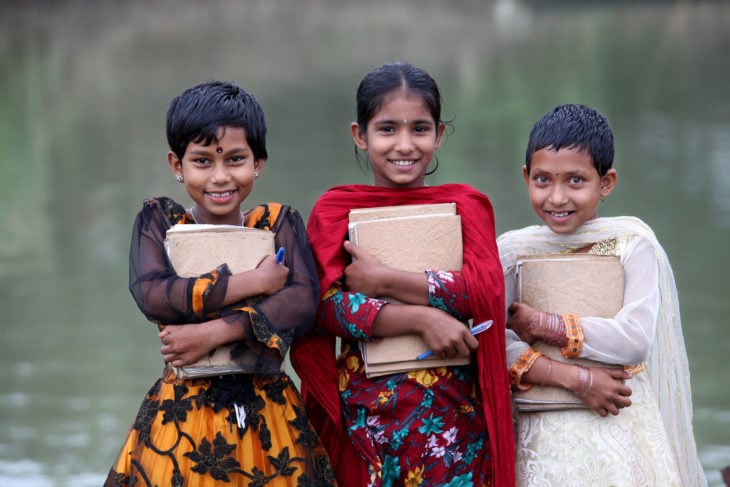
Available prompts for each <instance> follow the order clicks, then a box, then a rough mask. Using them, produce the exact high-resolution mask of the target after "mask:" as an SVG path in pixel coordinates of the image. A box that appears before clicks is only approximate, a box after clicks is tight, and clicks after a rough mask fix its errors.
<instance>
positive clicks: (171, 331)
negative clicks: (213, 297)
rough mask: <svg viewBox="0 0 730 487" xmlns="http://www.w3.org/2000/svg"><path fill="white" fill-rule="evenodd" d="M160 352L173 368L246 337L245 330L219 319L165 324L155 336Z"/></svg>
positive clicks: (190, 362) (235, 324)
mask: <svg viewBox="0 0 730 487" xmlns="http://www.w3.org/2000/svg"><path fill="white" fill-rule="evenodd" d="M158 337H159V338H160V341H161V342H162V347H161V348H160V353H162V356H163V357H164V359H165V363H169V364H171V365H173V366H174V367H182V366H185V365H190V364H193V363H195V362H197V361H198V360H200V359H201V358H203V357H204V356H205V355H206V354H208V352H210V351H211V350H213V349H214V348H216V347H219V346H221V345H223V344H226V343H230V342H233V341H237V340H243V339H245V338H246V332H245V329H244V327H242V326H239V324H238V323H235V322H227V321H226V319H225V318H218V319H215V320H211V321H206V322H203V323H191V324H187V325H168V326H166V327H165V328H164V329H163V330H162V331H160V333H159V334H158Z"/></svg>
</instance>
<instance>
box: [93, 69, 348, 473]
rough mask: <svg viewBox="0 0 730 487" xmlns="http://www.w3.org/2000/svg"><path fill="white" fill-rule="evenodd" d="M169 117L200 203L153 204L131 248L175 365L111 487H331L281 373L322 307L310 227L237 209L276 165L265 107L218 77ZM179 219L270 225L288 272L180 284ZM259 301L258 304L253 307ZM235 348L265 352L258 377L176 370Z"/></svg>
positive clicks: (143, 305)
mask: <svg viewBox="0 0 730 487" xmlns="http://www.w3.org/2000/svg"><path fill="white" fill-rule="evenodd" d="M167 118H168V119H167V133H168V142H169V144H170V149H171V150H170V152H169V154H168V162H169V165H170V167H171V169H172V171H173V174H174V175H175V177H176V178H177V180H178V181H179V182H181V183H183V184H185V187H186V190H187V192H188V194H189V195H190V197H191V198H192V200H193V201H194V204H193V205H192V207H191V208H190V209H185V208H184V207H183V206H182V205H180V204H178V203H176V202H174V201H172V200H171V199H169V198H164V197H162V198H153V199H149V200H146V201H145V204H144V205H143V207H142V210H141V211H140V212H139V214H138V215H137V219H136V221H135V224H134V230H133V236H132V243H131V250H130V290H131V292H132V295H133V296H134V298H135V300H136V302H137V304H138V306H139V308H140V310H141V311H142V312H143V313H144V315H145V316H146V317H147V318H148V319H150V320H151V321H153V322H156V323H158V324H159V325H160V328H161V331H160V333H159V337H160V339H161V341H162V344H163V346H162V348H161V352H162V354H163V357H164V360H165V362H166V364H167V367H166V368H165V369H164V372H163V376H162V377H161V378H160V379H159V380H158V381H157V382H156V383H155V384H154V386H153V387H152V388H151V389H150V391H149V392H148V393H147V396H146V397H145V399H144V401H143V402H142V406H141V407H140V410H139V413H138V415H137V418H136V419H135V421H134V423H133V425H132V428H131V430H130V432H129V436H128V437H127V440H126V441H125V443H124V445H123V446H122V449H121V451H120V453H119V456H118V458H117V459H116V461H115V462H114V465H113V466H112V468H111V471H110V472H109V476H108V478H107V481H106V484H105V485H106V486H109V487H110V486H131V485H137V486H140V485H185V486H206V485H221V484H225V485H228V484H230V485H240V486H244V485H246V486H250V485H254V486H265V485H266V486H280V485H286V486H288V485H298V486H304V485H306V486H331V485H336V483H335V481H334V475H333V472H332V469H331V466H330V462H329V459H328V457H327V454H326V452H325V450H324V448H323V446H322V445H321V443H320V440H319V437H318V436H317V434H316V433H315V431H314V430H313V428H312V427H311V425H310V423H309V420H308V419H307V416H306V414H305V412H304V407H303V405H302V401H301V398H300V396H299V393H298V391H297V389H296V388H295V386H294V384H293V383H292V381H291V379H290V378H289V377H288V376H287V375H286V374H285V373H283V372H280V370H281V364H282V361H283V360H284V356H285V354H286V352H287V350H288V348H289V346H290V345H291V343H292V340H293V339H294V338H295V337H296V336H298V335H301V334H303V333H304V332H306V331H307V330H309V329H310V328H311V327H312V325H313V320H314V315H315V311H316V309H317V299H318V291H319V287H318V282H317V276H316V270H315V266H314V262H313V259H312V255H311V251H310V248H309V245H308V243H307V238H306V232H305V228H304V224H303V221H302V219H301V217H300V215H299V213H298V212H297V211H296V210H294V209H292V208H291V207H289V206H286V205H281V204H278V203H268V204H264V205H259V206H256V207H254V208H253V209H252V210H249V211H247V212H242V211H241V210H240V205H241V203H243V201H244V200H245V199H246V197H247V196H248V195H249V193H250V192H251V190H252V189H253V186H254V183H255V181H256V179H257V178H258V177H259V176H260V174H261V171H262V170H263V167H264V164H265V162H266V158H267V153H266V146H265V135H266V124H265V121H264V114H263V111H262V109H261V107H260V105H259V104H258V102H257V101H256V100H255V98H253V97H252V96H251V95H249V94H248V93H246V92H245V91H244V90H242V89H241V88H240V87H238V86H236V85H235V84H231V83H221V82H210V83H204V84H202V85H198V86H196V87H193V88H191V89H189V90H186V91H185V92H183V93H182V94H181V95H180V96H178V97H177V98H175V99H174V100H173V101H172V103H171V105H170V108H169V110H168V115H167ZM178 223H183V224H184V223H199V224H203V223H205V224H228V225H244V226H247V227H255V228H261V229H265V230H269V231H271V232H273V233H274V234H275V243H276V247H277V248H279V247H283V248H284V249H285V252H286V254H285V255H286V257H285V260H284V262H283V264H279V263H277V262H276V260H275V259H274V258H273V257H267V258H266V259H265V260H264V261H263V262H262V263H261V264H260V265H259V266H258V267H257V268H256V269H254V270H251V271H246V272H241V273H238V274H231V273H230V272H229V270H228V267H227V265H225V264H224V265H221V266H220V267H218V268H217V269H211V270H210V272H208V273H206V274H203V275H201V276H199V277H194V278H181V277H178V276H177V275H176V274H175V271H174V269H173V268H172V265H171V264H170V262H169V260H168V258H167V255H166V253H165V250H164V239H165V235H166V232H167V230H168V229H169V228H170V227H171V226H172V225H175V224H178ZM241 251H242V252H245V251H246V249H241ZM254 296H259V297H263V299H256V300H255V301H253V300H248V301H247V298H251V297H254ZM230 342H238V344H239V346H240V347H242V348H243V349H245V350H246V353H249V354H252V355H254V356H255V357H256V360H255V365H254V366H253V367H252V370H251V371H250V372H249V373H240V374H233V375H226V376H215V377H212V378H202V379H179V378H177V377H176V375H175V372H174V371H173V369H172V368H171V367H170V366H172V367H178V366H184V365H189V364H192V363H194V362H196V361H197V360H199V359H200V358H201V357H203V356H204V355H206V354H207V353H208V352H209V351H211V350H213V349H214V348H216V347H217V346H220V345H222V344H225V343H230ZM272 371H273V372H272Z"/></svg>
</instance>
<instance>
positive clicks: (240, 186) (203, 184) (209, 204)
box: [167, 127, 266, 225]
mask: <svg viewBox="0 0 730 487" xmlns="http://www.w3.org/2000/svg"><path fill="white" fill-rule="evenodd" d="M217 136H218V137H217V139H218V140H213V141H211V143H210V144H209V145H201V144H199V143H195V142H190V143H189V144H188V146H187V148H186V149H185V154H184V155H183V158H182V160H180V159H179V158H178V157H177V156H176V155H175V153H174V152H170V153H168V156H167V158H168V162H169V164H170V168H171V169H172V172H173V173H174V174H175V175H176V176H178V175H180V176H183V180H184V184H185V189H186V190H187V192H188V194H189V195H190V197H191V198H192V199H193V201H195V206H196V209H195V218H196V221H197V223H210V224H219V225H220V224H228V225H239V224H240V220H241V209H240V208H241V203H243V200H245V199H246V197H247V196H248V195H249V194H250V193H251V190H252V189H253V186H254V181H255V180H256V176H255V175H254V172H258V173H259V174H260V173H261V171H262V169H263V167H264V164H265V162H266V160H265V159H259V160H254V156H253V151H252V150H251V147H249V145H248V141H247V140H246V131H245V130H244V129H242V128H238V127H222V128H220V129H219V131H218V134H217Z"/></svg>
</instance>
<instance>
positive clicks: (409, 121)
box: [292, 63, 514, 487]
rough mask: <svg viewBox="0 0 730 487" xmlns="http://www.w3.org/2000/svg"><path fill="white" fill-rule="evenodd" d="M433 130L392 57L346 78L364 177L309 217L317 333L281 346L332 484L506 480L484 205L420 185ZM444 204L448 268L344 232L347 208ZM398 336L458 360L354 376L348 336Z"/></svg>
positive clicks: (415, 83)
mask: <svg viewBox="0 0 730 487" xmlns="http://www.w3.org/2000/svg"><path fill="white" fill-rule="evenodd" d="M444 128H445V124H444V122H442V121H441V97H440V93H439V90H438V86H437V85H436V82H435V81H434V80H433V79H432V78H431V77H430V76H429V75H428V74H427V73H425V72H424V71H423V70H421V69H419V68H416V67H414V66H411V65H408V64H401V63H396V64H386V65H384V66H381V67H380V68H377V69H375V70H374V71H372V72H371V73H369V74H368V75H367V76H366V77H365V78H364V79H363V80H362V81H361V83H360V86H359V88H358V92H357V122H353V123H352V125H351V132H352V136H353V139H354V142H355V145H356V147H357V149H360V150H362V151H365V152H366V153H367V159H368V163H369V165H370V167H371V168H372V171H373V176H374V184H373V185H346V186H338V187H334V188H332V189H330V190H328V191H327V192H325V193H324V194H323V195H322V196H321V197H320V199H319V200H318V201H317V203H316V204H315V206H314V208H313V209H312V212H311V215H310V219H309V223H308V226H307V232H308V235H309V239H310V242H311V246H312V250H313V252H314V256H315V260H316V263H317V268H318V272H319V278H320V287H321V302H320V309H319V312H318V316H317V329H316V330H315V331H314V332H311V333H310V334H308V335H307V336H305V337H304V338H302V339H299V340H296V341H295V342H294V346H293V349H292V363H293V365H294V367H295V369H296V371H297V373H298V374H299V376H300V378H301V379H302V384H301V389H302V395H303V396H304V400H305V404H306V406H307V411H308V414H309V417H310V420H311V421H312V423H313V424H314V426H315V428H316V429H317V430H318V433H319V434H320V437H321V439H322V441H323V443H324V444H325V447H326V448H327V450H328V452H329V454H330V458H331V460H332V463H333V466H334V468H335V470H336V475H337V479H338V482H339V484H340V485H348V486H366V485H367V486H394V485H420V486H440V487H443V486H511V485H513V484H514V440H513V432H512V414H511V403H510V392H509V379H508V375H507V372H506V368H505V363H506V357H505V336H504V329H503V324H504V283H503V275H502V268H501V265H500V261H499V255H498V252H497V246H496V242H495V232H494V219H493V213H492V207H491V204H490V202H489V200H488V199H487V197H486V196H485V195H484V194H482V193H480V192H478V191H477V190H475V189H474V188H472V187H470V186H468V185H463V184H444V185H441V186H435V187H430V186H427V185H426V183H425V178H426V175H428V174H430V173H429V172H428V167H429V165H430V163H431V162H432V160H433V156H434V153H435V151H436V149H438V147H439V146H440V144H441V140H442V137H443V133H444ZM445 202H454V203H456V208H457V213H458V214H459V215H460V217H461V222H462V238H463V248H464V256H463V261H464V265H463V268H462V269H461V270H459V271H457V270H451V269H424V272H423V273H409V272H404V271H399V270H396V269H393V268H390V267H387V266H385V265H384V264H381V263H380V262H378V261H377V260H376V259H375V258H374V257H373V256H372V255H369V254H368V253H367V252H365V251H364V250H362V249H359V248H358V247H357V246H355V245H354V244H352V243H350V242H347V241H346V238H347V225H348V213H349V211H350V210H351V209H353V208H365V207H376V206H393V205H409V204H424V203H445ZM379 296H390V297H392V298H395V299H397V300H398V302H399V303H398V304H396V303H388V302H387V301H385V300H383V299H379V298H378V297H379ZM401 303H402V304H401ZM469 319H471V320H472V321H473V322H474V323H481V322H483V321H485V320H489V319H491V320H493V322H494V323H495V326H493V327H492V328H491V329H490V330H488V331H486V332H484V333H481V334H480V335H478V337H475V336H472V335H471V333H470V331H469V329H468V328H467V327H466V326H465V325H464V322H465V321H467V320H469ZM404 334H418V335H420V336H421V338H422V339H423V340H424V341H425V342H426V344H427V345H428V346H429V347H430V348H431V349H432V350H433V351H434V353H435V354H436V355H437V356H439V357H454V356H459V355H472V361H471V363H470V364H469V365H463V366H454V367H439V368H432V369H421V370H413V371H410V372H405V373H397V374H390V375H385V376H381V377H370V378H369V377H367V375H366V373H365V367H364V363H363V358H362V355H361V353H360V349H359V347H358V343H359V342H360V341H368V340H372V339H374V338H380V337H387V336H397V335H404ZM336 336H339V337H340V338H341V353H340V355H339V357H338V358H337V361H335V337H336Z"/></svg>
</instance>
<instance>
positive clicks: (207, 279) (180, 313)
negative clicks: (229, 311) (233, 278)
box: [129, 200, 228, 323]
mask: <svg viewBox="0 0 730 487" xmlns="http://www.w3.org/2000/svg"><path fill="white" fill-rule="evenodd" d="M160 205H161V204H160V202H159V201H158V200H148V201H147V202H146V203H145V205H144V206H143V208H142V210H141V211H140V212H139V214H138V215H137V218H136V220H135V223H134V227H133V230H132V239H131V244H130V251H129V290H130V292H131V293H132V296H133V297H134V299H135V301H136V303H137V306H138V307H139V309H140V310H141V311H142V313H144V315H145V316H146V317H147V318H148V319H150V320H152V321H155V322H162V323H192V322H200V321H203V320H205V319H206V316H207V315H208V314H209V313H211V312H215V311H218V310H219V309H220V308H222V307H223V299H224V297H225V292H226V286H227V282H228V275H227V274H226V273H224V272H221V270H220V269H214V270H211V273H209V274H207V275H205V276H201V277H196V278H181V277H179V276H178V275H177V274H176V273H175V270H174V269H173V267H172V264H170V261H169V259H168V258H167V253H166V252H165V247H164V241H165V235H166V232H167V228H168V226H169V223H168V221H167V217H166V216H165V213H164V212H163V209H162V208H161V206H160ZM179 211H183V212H184V209H183V208H182V207H180V208H179Z"/></svg>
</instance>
